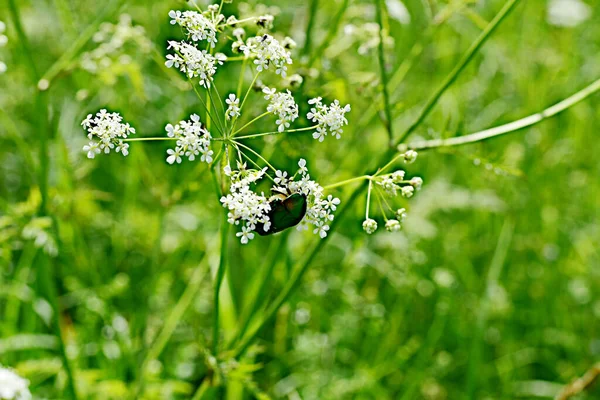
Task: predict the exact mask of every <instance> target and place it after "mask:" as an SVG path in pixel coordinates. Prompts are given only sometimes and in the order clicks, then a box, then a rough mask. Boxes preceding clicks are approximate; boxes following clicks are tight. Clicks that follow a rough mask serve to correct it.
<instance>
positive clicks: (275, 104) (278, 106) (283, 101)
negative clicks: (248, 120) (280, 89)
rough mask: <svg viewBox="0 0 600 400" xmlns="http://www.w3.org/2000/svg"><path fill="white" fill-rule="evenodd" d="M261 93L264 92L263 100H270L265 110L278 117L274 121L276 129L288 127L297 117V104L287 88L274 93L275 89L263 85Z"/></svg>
mask: <svg viewBox="0 0 600 400" xmlns="http://www.w3.org/2000/svg"><path fill="white" fill-rule="evenodd" d="M263 93H264V94H265V100H269V101H270V103H269V105H268V106H267V111H268V112H270V113H273V114H275V115H276V116H277V117H278V119H277V121H275V123H276V124H277V130H278V131H279V132H283V131H284V130H285V129H286V128H289V127H290V123H291V122H294V121H295V120H296V118H298V105H297V104H296V102H295V101H294V97H293V96H292V93H291V92H290V91H289V90H287V91H286V92H285V93H276V90H275V89H271V88H269V87H265V88H264V89H263Z"/></svg>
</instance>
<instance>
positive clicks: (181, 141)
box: [165, 114, 213, 164]
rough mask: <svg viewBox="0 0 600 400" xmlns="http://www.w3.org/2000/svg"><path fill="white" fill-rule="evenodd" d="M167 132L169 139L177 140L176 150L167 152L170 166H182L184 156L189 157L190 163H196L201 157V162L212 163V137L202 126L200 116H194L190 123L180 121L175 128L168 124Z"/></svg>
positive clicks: (191, 117)
mask: <svg viewBox="0 0 600 400" xmlns="http://www.w3.org/2000/svg"><path fill="white" fill-rule="evenodd" d="M165 130H166V131H167V136H168V137H170V138H174V139H176V140H177V141H176V146H175V148H174V149H169V150H167V162H168V163H169V164H174V163H178V164H180V163H181V157H182V156H184V157H187V158H188V160H190V161H194V160H195V159H196V157H197V156H200V161H202V162H206V163H211V162H212V160H213V158H212V156H213V151H212V150H210V139H211V135H210V132H209V131H207V130H206V129H204V127H203V126H202V123H201V122H200V117H199V116H198V115H196V114H192V115H191V116H190V120H189V121H180V122H179V123H178V124H177V125H175V126H173V125H171V124H168V125H167V126H166V127H165Z"/></svg>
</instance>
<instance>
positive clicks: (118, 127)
mask: <svg viewBox="0 0 600 400" xmlns="http://www.w3.org/2000/svg"><path fill="white" fill-rule="evenodd" d="M121 121H123V117H121V115H119V113H109V112H107V111H106V110H105V109H102V110H100V111H99V112H98V113H96V116H93V115H92V114H88V116H87V117H86V119H84V120H83V122H82V123H81V126H83V127H84V128H85V129H86V130H87V132H88V135H87V136H88V139H90V142H89V143H88V144H86V145H85V146H83V151H85V152H87V156H88V158H94V157H95V156H96V154H100V153H101V152H104V153H105V154H108V153H110V151H111V150H112V149H115V151H116V152H117V153H119V152H120V153H121V154H123V155H124V156H126V155H127V154H129V144H127V143H125V142H124V141H123V139H127V137H129V135H130V134H134V133H135V129H134V128H133V127H131V126H130V125H129V124H127V123H125V124H124V123H122V122H121Z"/></svg>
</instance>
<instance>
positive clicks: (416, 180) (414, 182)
mask: <svg viewBox="0 0 600 400" xmlns="http://www.w3.org/2000/svg"><path fill="white" fill-rule="evenodd" d="M410 184H411V185H412V186H413V187H414V188H415V189H416V190H420V189H421V186H423V179H421V178H420V177H418V176H415V177H414V178H412V179H411V180H410Z"/></svg>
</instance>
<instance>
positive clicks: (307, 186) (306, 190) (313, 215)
mask: <svg viewBox="0 0 600 400" xmlns="http://www.w3.org/2000/svg"><path fill="white" fill-rule="evenodd" d="M298 167H300V168H299V170H298V172H299V173H300V180H299V181H295V180H289V181H286V177H285V176H283V179H282V180H281V181H280V182H278V185H279V187H277V188H275V187H274V189H273V190H277V191H281V189H285V188H287V191H288V192H290V193H302V194H303V195H305V196H306V201H307V203H308V207H307V209H306V215H305V217H304V219H303V220H302V222H301V223H300V224H299V225H298V230H307V229H308V228H309V225H313V226H314V228H313V233H314V234H318V235H319V236H320V237H321V238H324V237H326V236H327V232H328V231H329V223H330V222H331V221H333V218H334V215H333V212H334V211H335V210H336V208H337V206H338V205H339V204H340V199H338V198H337V197H333V196H332V195H329V196H327V197H325V194H324V190H323V187H322V186H321V185H319V184H318V183H317V182H316V181H313V180H311V179H310V175H309V174H308V169H307V168H306V160H305V159H303V158H301V159H300V161H298ZM296 175H297V174H296ZM275 181H276V182H277V179H275ZM286 186H287V187H286Z"/></svg>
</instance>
